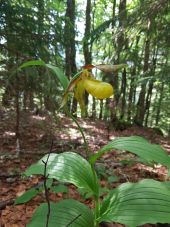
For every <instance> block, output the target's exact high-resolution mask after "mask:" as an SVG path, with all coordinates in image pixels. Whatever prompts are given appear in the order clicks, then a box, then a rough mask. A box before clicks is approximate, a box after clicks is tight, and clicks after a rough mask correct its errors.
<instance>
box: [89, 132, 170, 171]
mask: <svg viewBox="0 0 170 227" xmlns="http://www.w3.org/2000/svg"><path fill="white" fill-rule="evenodd" d="M112 149H116V150H126V151H129V152H131V153H133V154H136V155H138V156H139V157H141V158H143V159H145V160H146V161H147V162H157V163H160V164H162V165H165V166H167V167H170V157H169V156H168V154H167V153H166V152H165V150H164V149H163V148H161V147H160V146H159V145H155V144H150V143H148V142H147V140H145V139H143V138H142V137H139V136H130V137H120V138H116V139H114V140H113V141H111V142H110V143H108V144H107V145H106V146H104V147H103V148H102V149H101V150H99V151H98V152H97V153H96V154H95V155H92V156H91V157H90V163H91V164H94V162H95V161H96V160H97V159H98V158H100V157H101V156H102V155H103V154H104V153H105V152H106V151H109V150H112Z"/></svg>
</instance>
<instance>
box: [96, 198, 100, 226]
mask: <svg viewBox="0 0 170 227" xmlns="http://www.w3.org/2000/svg"><path fill="white" fill-rule="evenodd" d="M99 212H100V200H99V197H96V198H95V227H98V226H99V222H98V221H97V219H98V217H99V215H100V214H99Z"/></svg>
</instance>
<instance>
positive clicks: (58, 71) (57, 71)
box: [46, 64, 69, 90]
mask: <svg viewBox="0 0 170 227" xmlns="http://www.w3.org/2000/svg"><path fill="white" fill-rule="evenodd" d="M46 67H47V68H49V69H51V70H52V71H53V72H54V74H55V75H56V76H57V78H58V79H59V81H60V83H61V85H62V87H63V88H64V90H66V88H67V87H68V84H69V80H68V78H67V77H66V76H65V75H64V73H63V72H62V70H61V69H60V68H58V67H56V66H54V65H50V64H46Z"/></svg>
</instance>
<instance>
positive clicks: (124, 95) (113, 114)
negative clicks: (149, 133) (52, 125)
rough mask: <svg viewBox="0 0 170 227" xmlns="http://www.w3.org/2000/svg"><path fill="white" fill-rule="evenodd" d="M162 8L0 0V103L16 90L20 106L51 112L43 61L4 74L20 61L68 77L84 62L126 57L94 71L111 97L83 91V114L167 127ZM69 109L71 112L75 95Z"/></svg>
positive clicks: (52, 88)
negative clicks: (94, 96) (111, 66)
mask: <svg viewBox="0 0 170 227" xmlns="http://www.w3.org/2000/svg"><path fill="white" fill-rule="evenodd" d="M169 12H170V10H169V3H168V0H158V1H153V0H146V1H142V0H136V1H128V0H121V1H119V0H117V1H116V0H114V1H109V0H104V1H87V7H86V11H85V10H84V3H83V2H82V1H73V0H72V1H67V2H65V1H60V0H54V1H46V0H39V1H37V2H35V1H32V0H22V1H16V0H10V1H9V0H7V1H4V0H2V1H1V8H0V28H1V29H0V30H1V32H0V34H1V38H0V49H1V54H0V62H1V66H0V82H1V83H0V101H1V108H2V107H10V108H11V107H12V106H13V105H14V100H15V99H17V98H16V97H18V98H19V102H20V108H21V109H28V108H29V109H33V108H35V106H36V107H38V108H40V109H47V110H49V111H52V112H55V111H56V110H57V108H58V107H59V106H60V103H61V99H60V94H61V90H60V87H59V86H58V82H57V81H56V80H55V78H54V77H51V74H52V72H51V71H49V70H47V68H43V67H39V68H38V67H31V68H27V69H25V70H23V71H20V72H18V73H16V74H15V76H11V74H12V73H13V72H14V71H15V69H16V68H17V67H18V66H20V65H21V64H22V63H25V62H26V61H28V60H35V59H41V60H43V61H44V62H45V63H46V64H52V65H56V66H57V67H59V68H61V69H63V72H64V73H65V74H66V75H67V76H68V77H72V76H73V74H75V71H76V68H79V67H81V66H83V65H84V64H87V63H88V64H89V63H91V62H93V63H105V64H124V63H126V64H127V65H128V67H127V68H126V70H119V71H118V72H117V71H115V72H112V73H102V74H101V73H97V74H96V72H95V71H94V73H95V74H96V77H97V78H99V77H104V78H105V80H107V81H108V82H110V83H111V84H112V85H113V86H114V88H115V97H114V99H113V100H112V99H110V100H106V101H104V102H103V101H102V102H101V101H98V100H94V99H93V100H92V99H91V97H88V96H87V97H86V105H88V115H89V116H90V115H92V116H93V117H95V118H96V117H99V118H103V119H107V120H109V121H112V122H113V125H114V126H115V127H117V125H118V128H121V126H120V125H121V124H122V123H123V124H125V125H126V122H128V124H129V123H130V124H133V123H136V124H138V125H143V126H149V127H159V128H161V129H162V130H163V131H164V132H165V133H166V134H168V133H169V130H170V119H169V110H168V108H167V106H168V105H170V100H169V97H170V79H169V74H168V73H169V66H168V65H169V39H170V32H169V29H168V23H169V21H170V15H169ZM84 31H85V33H84ZM83 33H84V34H85V35H84V37H83ZM84 59H85V60H84ZM87 98H88V99H87ZM70 108H71V110H72V111H76V108H77V106H76V104H75V102H73V107H71V104H70Z"/></svg>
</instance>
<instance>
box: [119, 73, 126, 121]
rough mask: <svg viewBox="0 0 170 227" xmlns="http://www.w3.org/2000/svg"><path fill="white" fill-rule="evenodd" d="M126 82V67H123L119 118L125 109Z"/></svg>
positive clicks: (122, 115)
mask: <svg viewBox="0 0 170 227" xmlns="http://www.w3.org/2000/svg"><path fill="white" fill-rule="evenodd" d="M126 84H127V78H126V69H124V70H123V72H122V85H121V93H122V103H121V115H120V119H123V118H124V115H125V109H126Z"/></svg>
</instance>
